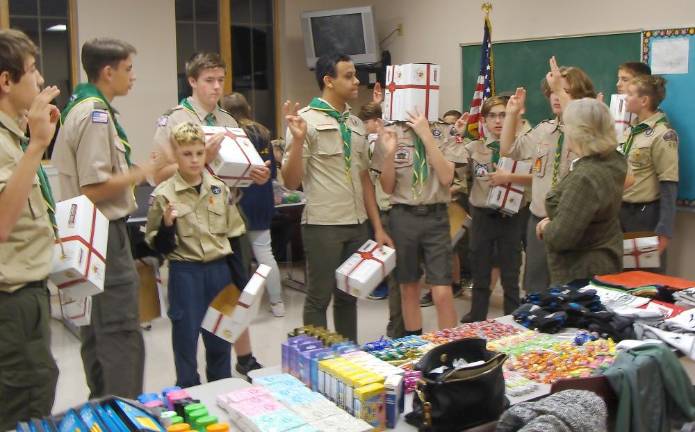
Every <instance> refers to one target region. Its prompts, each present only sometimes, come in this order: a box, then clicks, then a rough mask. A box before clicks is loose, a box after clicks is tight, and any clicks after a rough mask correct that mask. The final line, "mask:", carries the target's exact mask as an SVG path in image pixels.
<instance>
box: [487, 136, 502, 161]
mask: <svg viewBox="0 0 695 432" xmlns="http://www.w3.org/2000/svg"><path fill="white" fill-rule="evenodd" d="M485 147H487V148H489V149H490V150H492V165H493V166H495V167H496V166H497V163H498V162H499V161H500V142H499V141H493V142H491V143H490V144H486V145H485Z"/></svg>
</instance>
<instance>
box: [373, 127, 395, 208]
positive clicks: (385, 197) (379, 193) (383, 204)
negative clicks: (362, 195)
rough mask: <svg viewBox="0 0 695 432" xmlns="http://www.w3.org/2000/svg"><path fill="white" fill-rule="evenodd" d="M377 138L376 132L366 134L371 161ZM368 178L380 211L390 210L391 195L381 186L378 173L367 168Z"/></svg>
mask: <svg viewBox="0 0 695 432" xmlns="http://www.w3.org/2000/svg"><path fill="white" fill-rule="evenodd" d="M378 139H379V135H378V134H369V135H368V136H367V142H368V144H369V159H370V161H371V158H372V155H373V154H374V149H375V148H376V146H377V141H378ZM369 178H371V179H372V183H374V192H375V194H376V204H377V205H378V206H379V210H380V211H388V210H391V195H389V194H387V193H386V192H384V188H383V187H381V182H380V181H379V173H378V172H375V171H372V170H369Z"/></svg>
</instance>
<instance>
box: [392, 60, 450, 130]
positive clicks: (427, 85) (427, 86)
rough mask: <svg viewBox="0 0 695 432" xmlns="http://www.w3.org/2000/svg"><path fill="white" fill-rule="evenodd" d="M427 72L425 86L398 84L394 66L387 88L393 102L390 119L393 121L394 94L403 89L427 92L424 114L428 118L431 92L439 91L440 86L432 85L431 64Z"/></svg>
mask: <svg viewBox="0 0 695 432" xmlns="http://www.w3.org/2000/svg"><path fill="white" fill-rule="evenodd" d="M426 66H427V70H426V75H427V79H426V81H425V84H424V85H419V84H402V85H399V84H396V81H395V79H394V77H393V76H394V73H395V71H396V67H395V66H393V67H392V68H391V82H390V83H388V85H387V86H386V88H387V89H388V91H389V93H390V94H391V102H390V103H389V119H390V120H391V119H393V99H394V93H396V90H401V89H421V90H425V112H424V113H423V114H424V116H425V117H427V116H428V114H429V113H430V90H439V86H438V85H432V84H430V64H429V63H428V64H427V65H426Z"/></svg>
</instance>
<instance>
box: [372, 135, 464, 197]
mask: <svg viewBox="0 0 695 432" xmlns="http://www.w3.org/2000/svg"><path fill="white" fill-rule="evenodd" d="M390 127H391V128H393V130H394V131H395V132H396V135H397V136H398V148H397V149H396V153H395V155H394V164H395V167H396V186H395V187H394V190H393V194H392V195H391V203H392V204H406V205H413V206H414V205H427V204H438V203H448V202H449V201H451V195H450V193H449V185H447V186H443V185H442V184H441V183H440V182H439V179H438V178H437V173H435V172H434V169H433V168H432V166H431V165H429V162H428V173H429V174H428V176H427V180H426V181H425V182H424V184H423V185H422V190H421V191H417V190H414V189H413V169H414V162H415V132H414V131H413V130H412V129H410V128H409V127H407V126H406V125H405V124H404V123H400V122H399V123H396V124H394V125H393V126H390ZM431 130H432V135H433V136H434V138H435V140H436V141H437V143H438V144H439V148H440V149H441V151H442V153H444V158H445V159H447V160H448V161H450V162H454V163H455V164H461V165H464V164H466V163H468V152H467V151H466V148H465V146H464V145H463V143H459V142H458V141H457V139H456V136H455V129H454V128H453V126H450V125H446V124H442V123H435V124H433V125H432V126H431ZM452 132H454V133H452ZM383 160H384V148H383V146H378V147H377V148H376V150H375V151H374V156H373V157H372V169H373V170H375V171H379V172H381V166H382V164H383Z"/></svg>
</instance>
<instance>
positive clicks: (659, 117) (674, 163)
mask: <svg viewBox="0 0 695 432" xmlns="http://www.w3.org/2000/svg"><path fill="white" fill-rule="evenodd" d="M631 131H633V135H634V136H633V138H632V142H630V140H629V137H630V133H631ZM628 146H629V148H626V147H628ZM621 150H622V153H625V151H626V150H627V161H628V166H629V168H630V171H631V172H632V175H633V176H634V177H635V183H634V184H633V185H632V186H631V187H629V188H628V189H627V190H625V192H624V193H623V201H624V202H628V203H650V202H653V201H656V200H658V199H659V198H660V190H659V182H662V181H670V182H677V181H678V134H676V131H674V130H673V129H671V125H670V124H669V123H668V121H667V120H666V116H665V114H664V113H662V112H657V113H656V114H654V115H653V116H651V117H649V118H648V119H646V120H644V121H643V122H641V123H640V124H638V125H635V126H632V128H631V130H627V131H626V132H625V135H624V142H623V143H622V144H621Z"/></svg>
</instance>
